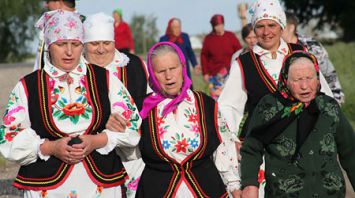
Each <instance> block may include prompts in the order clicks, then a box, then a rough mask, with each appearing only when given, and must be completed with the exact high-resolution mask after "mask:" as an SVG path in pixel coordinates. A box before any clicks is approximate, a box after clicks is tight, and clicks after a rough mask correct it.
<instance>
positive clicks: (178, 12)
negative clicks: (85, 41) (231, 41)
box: [77, 0, 255, 35]
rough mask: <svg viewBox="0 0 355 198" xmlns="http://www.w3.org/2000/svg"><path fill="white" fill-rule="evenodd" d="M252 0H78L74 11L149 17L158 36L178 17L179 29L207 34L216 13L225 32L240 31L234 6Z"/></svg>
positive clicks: (126, 17) (128, 18)
mask: <svg viewBox="0 0 355 198" xmlns="http://www.w3.org/2000/svg"><path fill="white" fill-rule="evenodd" d="M254 1H255V0H100V1H99V0H78V1H77V9H78V11H79V12H80V13H82V14H84V15H89V14H94V13H97V12H104V13H106V14H111V13H112V11H113V10H114V9H115V8H117V7H119V8H122V10H123V19H124V20H125V21H127V22H128V23H129V22H130V20H131V18H132V16H133V15H134V14H136V15H141V14H143V15H153V16H156V17H157V27H158V29H159V31H160V34H163V33H164V32H165V28H166V26H167V23H168V20H169V19H170V18H172V17H178V18H180V19H181V20H182V29H183V31H184V32H187V33H189V34H191V35H194V34H198V33H208V32H210V31H211V26H210V23H209V20H210V18H211V16H212V15H214V14H216V13H220V14H223V15H224V17H225V27H226V29H227V30H231V31H237V30H240V29H241V25H240V20H239V16H238V13H237V5H238V4H239V3H242V2H248V3H249V4H251V3H253V2H254Z"/></svg>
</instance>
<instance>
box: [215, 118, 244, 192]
mask: <svg viewBox="0 0 355 198" xmlns="http://www.w3.org/2000/svg"><path fill="white" fill-rule="evenodd" d="M218 128H219V133H220V137H221V139H222V143H221V144H220V145H219V147H218V148H217V150H216V151H215V153H214V161H215V164H216V167H217V169H218V171H219V172H220V174H221V176H222V179H223V181H224V183H225V185H226V186H227V190H228V191H229V192H232V191H234V190H238V189H240V176H239V171H238V167H239V163H238V159H237V155H238V153H237V149H236V139H237V137H236V136H235V135H233V134H232V133H231V132H230V130H229V128H228V125H227V123H226V122H225V119H224V118H223V117H222V114H221V113H220V112H218Z"/></svg>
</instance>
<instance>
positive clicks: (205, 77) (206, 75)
mask: <svg viewBox="0 0 355 198" xmlns="http://www.w3.org/2000/svg"><path fill="white" fill-rule="evenodd" d="M203 81H205V83H208V82H209V81H210V75H208V74H205V75H203Z"/></svg>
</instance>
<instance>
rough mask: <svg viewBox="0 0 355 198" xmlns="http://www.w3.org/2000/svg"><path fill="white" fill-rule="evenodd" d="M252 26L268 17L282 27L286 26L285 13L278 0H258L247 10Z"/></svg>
mask: <svg viewBox="0 0 355 198" xmlns="http://www.w3.org/2000/svg"><path fill="white" fill-rule="evenodd" d="M249 12H250V14H251V16H252V18H251V22H252V24H253V27H255V24H256V23H257V22H258V21H260V20H263V19H270V20H273V21H275V22H277V23H278V24H280V26H281V28H282V29H285V26H286V15H285V11H284V9H283V8H282V6H281V4H280V2H279V0H258V1H257V2H255V4H254V6H252V7H251V9H250V10H249Z"/></svg>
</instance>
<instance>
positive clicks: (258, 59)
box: [218, 0, 332, 197]
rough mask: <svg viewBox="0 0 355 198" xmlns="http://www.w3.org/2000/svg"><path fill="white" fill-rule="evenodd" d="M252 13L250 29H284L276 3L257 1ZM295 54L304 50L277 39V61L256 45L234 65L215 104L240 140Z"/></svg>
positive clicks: (325, 89) (283, 18) (325, 88)
mask: <svg viewBox="0 0 355 198" xmlns="http://www.w3.org/2000/svg"><path fill="white" fill-rule="evenodd" d="M251 11H252V14H253V15H252V24H253V27H255V24H256V23H257V22H258V21H260V20H265V19H268V20H273V21H275V22H277V23H278V24H279V25H280V26H281V28H284V27H285V25H286V15H285V12H284V11H283V8H282V7H281V5H280V3H279V1H278V0H259V1H257V2H255V5H254V7H253V8H252V10H251ZM294 50H303V47H302V46H300V45H292V44H288V43H286V42H285V41H283V39H282V38H280V45H279V46H278V49H277V51H276V53H275V54H276V57H273V56H272V52H271V51H269V50H266V49H264V48H262V47H261V46H260V45H259V44H257V45H255V46H254V47H253V49H252V50H250V51H249V52H247V53H245V54H243V55H240V56H239V58H237V59H236V60H235V61H234V62H233V64H232V66H231V71H230V74H229V78H228V80H227V81H226V84H225V86H224V89H223V92H222V94H221V96H220V97H219V100H218V102H219V104H220V109H221V113H222V114H223V115H224V117H225V118H226V121H227V123H228V126H229V127H230V129H231V131H232V132H235V133H238V134H239V138H240V139H241V140H243V139H244V137H245V134H246V130H247V129H246V127H247V126H248V122H249V119H250V117H251V116H252V113H253V110H254V108H255V106H256V104H257V103H258V102H259V100H260V99H261V98H262V97H263V96H265V95H267V94H269V93H273V92H275V91H276V89H277V85H276V83H277V81H278V77H279V73H280V70H281V67H282V61H283V60H284V58H285V56H286V55H288V54H290V53H292V51H294ZM275 54H274V55H275ZM320 81H321V84H322V91H323V92H325V93H326V94H327V95H330V96H332V93H331V90H330V89H329V87H328V85H327V82H326V81H325V79H324V77H323V76H322V75H321V76H320ZM241 123H243V124H241ZM263 166H264V164H263V165H262V167H261V170H260V173H259V175H260V176H261V177H260V180H259V181H260V183H261V184H262V185H261V187H260V188H259V190H260V193H259V196H260V197H263V194H264V193H263V186H265V179H264V177H263V173H264V168H263Z"/></svg>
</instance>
